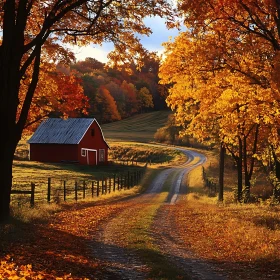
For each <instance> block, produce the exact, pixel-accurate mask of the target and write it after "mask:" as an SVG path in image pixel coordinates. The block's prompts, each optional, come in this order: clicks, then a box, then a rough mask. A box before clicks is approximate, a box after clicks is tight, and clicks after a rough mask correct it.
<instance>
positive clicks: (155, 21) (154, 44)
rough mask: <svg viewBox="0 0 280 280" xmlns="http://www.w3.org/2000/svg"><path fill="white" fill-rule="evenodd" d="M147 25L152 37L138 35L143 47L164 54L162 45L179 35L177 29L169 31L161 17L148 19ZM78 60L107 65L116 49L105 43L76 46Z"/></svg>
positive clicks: (74, 50) (74, 49) (75, 52)
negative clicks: (92, 60)
mask: <svg viewBox="0 0 280 280" xmlns="http://www.w3.org/2000/svg"><path fill="white" fill-rule="evenodd" d="M144 21H145V24H146V25H147V26H148V27H150V28H151V30H152V34H151V35H150V36H143V35H138V37H139V39H140V41H141V43H142V44H143V46H144V47H145V48H146V49H148V50H149V51H153V52H158V54H162V53H163V51H164V47H163V46H162V43H164V42H167V41H169V39H170V38H174V37H176V36H177V35H178V34H179V31H178V30H177V29H175V28H173V29H168V28H167V27H166V25H165V22H164V19H162V18H160V17H147V18H146V19H145V20H144ZM71 49H72V50H73V52H74V54H75V56H76V59H77V60H84V59H85V58H86V57H92V58H95V59H97V60H98V61H100V62H103V63H106V62H107V61H108V58H107V55H108V53H109V52H110V51H112V50H113V49H114V46H113V44H112V43H104V44H103V45H102V46H98V45H97V46H96V45H89V46H85V47H77V46H74V47H72V48H71Z"/></svg>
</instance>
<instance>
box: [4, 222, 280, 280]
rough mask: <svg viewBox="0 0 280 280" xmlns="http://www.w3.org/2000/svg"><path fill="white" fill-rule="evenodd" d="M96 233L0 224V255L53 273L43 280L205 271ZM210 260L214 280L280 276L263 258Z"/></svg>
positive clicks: (279, 268) (279, 265) (184, 275)
mask: <svg viewBox="0 0 280 280" xmlns="http://www.w3.org/2000/svg"><path fill="white" fill-rule="evenodd" d="M95 234H96V229H92V231H91V234H90V236H89V237H88V238H85V237H83V236H76V235H73V234H71V233H67V232H64V231H61V230H57V229H54V228H52V227H50V226H49V225H47V224H45V225H44V224H40V223H34V224H24V223H20V222H19V221H16V220H12V221H11V222H10V224H6V225H0V238H1V243H0V257H4V256H6V255H9V256H10V259H11V261H13V262H15V263H16V264H17V265H21V264H23V265H26V264H32V269H33V271H38V272H39V271H44V273H46V274H50V275H52V276H51V277H49V278H47V279H55V277H62V276H63V275H68V274H70V273H71V277H73V279H82V278H85V277H86V278H88V279H90V280H91V279H92V280H93V279H112V280H113V279H114V280H117V279H200V278H199V271H197V269H198V270H199V268H200V269H201V270H203V269H205V267H204V266H201V263H203V261H201V259H197V258H189V259H186V258H183V257H178V256H173V255H163V254H161V253H160V252H157V251H155V250H150V249H138V250H132V249H126V248H121V247H118V246H115V245H110V244H104V243H101V242H98V241H94V240H93V239H92V237H93V236H94V235H95ZM137 255H138V257H137ZM135 256H136V257H135ZM139 260H140V262H139ZM141 260H142V261H141ZM208 261H209V262H210V264H211V266H210V267H211V268H213V267H216V268H218V270H219V271H222V272H223V274H225V275H226V276H227V277H224V278H217V279H279V276H280V261H279V260H275V261H274V262H271V261H270V260H266V259H261V256H260V259H259V260H258V261H256V262H242V263H241V262H240V263H238V262H223V263H219V262H215V261H213V260H208ZM139 264H140V265H139ZM141 264H143V265H141ZM208 264H209V263H208ZM147 266H148V267H149V268H150V269H149V270H148V271H147V269H145V268H147ZM182 268H183V269H182ZM0 276H1V275H0ZM146 277H147V278H146ZM209 279H213V278H209Z"/></svg>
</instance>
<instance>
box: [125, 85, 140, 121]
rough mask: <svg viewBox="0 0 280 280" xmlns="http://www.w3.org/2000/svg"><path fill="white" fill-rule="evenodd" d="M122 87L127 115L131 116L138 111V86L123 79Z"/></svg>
mask: <svg viewBox="0 0 280 280" xmlns="http://www.w3.org/2000/svg"><path fill="white" fill-rule="evenodd" d="M121 89H122V91H123V92H124V96H125V110H124V112H125V117H129V116H131V115H133V114H135V113H137V112H138V109H139V101H138V100H137V95H136V88H135V86H134V85H133V84H132V83H128V82H127V81H125V80H124V81H123V82H122V84H121Z"/></svg>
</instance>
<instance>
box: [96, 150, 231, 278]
mask: <svg viewBox="0 0 280 280" xmlns="http://www.w3.org/2000/svg"><path fill="white" fill-rule="evenodd" d="M180 150H181V151H182V152H183V153H185V154H186V155H187V158H188V160H187V162H185V163H184V164H182V165H180V166H177V167H173V168H168V169H165V170H163V171H161V172H160V173H159V174H158V175H157V177H156V178H155V179H154V181H153V183H152V184H151V186H149V188H148V189H147V191H146V193H144V194H142V195H139V196H138V197H135V198H132V199H129V200H127V201H125V202H118V203H122V204H123V207H122V208H121V210H120V211H119V212H118V213H117V214H115V215H114V216H113V217H111V218H110V219H108V220H107V221H105V222H103V223H102V224H101V226H100V227H99V229H98V232H97V233H96V234H95V236H94V242H93V244H92V251H93V256H94V257H95V258H97V259H99V260H100V261H101V262H103V264H104V271H102V272H100V275H98V276H97V279H201V280H203V279H211V280H215V279H226V277H224V276H222V275H221V274H220V273H218V272H217V271H215V269H214V268H213V267H211V266H210V265H209V264H206V263H204V262H203V261H201V260H199V259H197V258H196V257H195V256H193V255H192V253H191V252H190V251H189V250H188V249H187V247H186V246H185V244H184V242H183V241H182V240H181V239H180V236H179V235H178V234H177V230H176V222H175V218H174V211H173V208H174V206H173V205H174V204H176V203H177V202H178V201H179V200H180V195H181V194H183V193H185V192H186V188H185V187H184V186H183V185H182V179H183V178H184V175H185V174H186V173H188V172H189V171H190V170H192V169H193V168H195V167H197V166H199V165H201V164H203V163H204V162H205V161H206V158H205V156H204V155H202V154H199V153H197V152H195V151H192V150H184V149H180Z"/></svg>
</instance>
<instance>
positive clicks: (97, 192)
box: [96, 180, 99, 196]
mask: <svg viewBox="0 0 280 280" xmlns="http://www.w3.org/2000/svg"><path fill="white" fill-rule="evenodd" d="M96 196H99V180H97V189H96Z"/></svg>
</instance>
